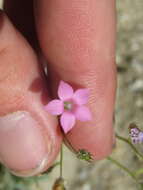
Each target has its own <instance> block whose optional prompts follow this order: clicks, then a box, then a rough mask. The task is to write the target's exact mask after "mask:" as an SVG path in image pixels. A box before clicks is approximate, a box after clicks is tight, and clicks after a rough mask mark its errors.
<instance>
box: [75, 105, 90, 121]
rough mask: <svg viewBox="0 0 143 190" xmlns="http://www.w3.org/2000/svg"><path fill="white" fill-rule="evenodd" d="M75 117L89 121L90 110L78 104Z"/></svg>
mask: <svg viewBox="0 0 143 190" xmlns="http://www.w3.org/2000/svg"><path fill="white" fill-rule="evenodd" d="M75 117H76V119H78V120H80V121H90V120H91V118H92V116H91V112H90V110H89V109H88V108H87V107H86V106H79V107H77V108H76V110H75Z"/></svg>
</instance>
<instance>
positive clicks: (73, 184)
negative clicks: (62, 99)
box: [0, 0, 143, 190]
mask: <svg viewBox="0 0 143 190" xmlns="http://www.w3.org/2000/svg"><path fill="white" fill-rule="evenodd" d="M142 9H143V1H142V0H124V1H120V0H118V1H117V20H118V24H117V25H118V27H117V56H116V61H117V68H118V91H117V103H116V109H115V116H116V123H115V130H116V132H118V133H119V134H120V135H122V136H125V137H128V124H129V123H130V122H132V121H135V122H137V123H138V124H139V125H140V126H141V128H142V129H143V125H142V122H143V54H142V49H143V22H142V20H143V11H142ZM140 148H141V149H142V147H140ZM65 155H66V156H65V158H64V176H65V178H66V179H67V181H68V182H69V187H68V190H73V189H74V190H115V189H116V190H124V189H128V190H136V189H137V187H136V184H135V183H134V181H133V180H132V179H131V177H130V176H128V175H127V174H126V173H125V172H123V171H122V170H120V169H118V168H117V167H116V166H115V165H113V164H111V163H110V161H108V160H103V161H99V162H96V163H95V164H91V165H89V164H87V163H84V162H81V161H79V160H77V159H76V158H75V156H74V155H73V154H72V153H71V152H69V151H68V150H67V149H65ZM111 156H112V157H113V158H115V159H116V160H119V161H120V162H122V163H123V164H124V165H126V166H127V167H129V168H130V169H132V170H134V169H137V168H140V167H141V166H142V165H143V164H142V162H141V161H138V160H137V157H136V156H135V155H134V154H133V152H132V150H131V149H130V148H129V146H127V145H126V144H125V143H122V142H121V141H119V140H117V144H116V148H115V149H114V151H113V154H112V155H111ZM58 173H59V171H58V168H57V169H55V170H54V171H53V172H52V174H50V175H49V177H48V179H46V180H43V181H41V182H40V185H41V187H42V189H43V190H47V189H48V190H50V189H51V184H52V183H53V181H54V179H55V177H56V176H57V177H58ZM33 189H34V186H33ZM0 190H4V189H0ZM7 190H10V189H7Z"/></svg>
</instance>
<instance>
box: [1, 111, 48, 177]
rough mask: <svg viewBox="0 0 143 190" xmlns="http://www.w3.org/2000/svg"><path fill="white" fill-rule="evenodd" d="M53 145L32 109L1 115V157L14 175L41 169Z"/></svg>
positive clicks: (26, 174) (24, 174)
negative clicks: (44, 134)
mask: <svg viewBox="0 0 143 190" xmlns="http://www.w3.org/2000/svg"><path fill="white" fill-rule="evenodd" d="M46 140H47V139H46ZM47 144H48V145H49V146H48V147H47ZM50 145H51V141H50V139H49V142H48V143H46V142H45V139H44V138H43V134H42V130H41V126H40V125H39V123H38V122H37V121H36V120H34V119H33V118H32V116H31V114H30V113H28V112H26V111H17V112H14V113H12V114H8V115H5V116H2V117H0V160H1V161H2V163H3V164H4V165H5V166H6V167H8V168H9V169H10V170H11V172H12V173H14V174H15V175H18V176H32V175H34V174H36V173H39V172H40V170H42V169H43V168H44V167H45V165H46V164H47V158H48V155H49V152H50V150H51V148H50V147H51V146H50Z"/></svg>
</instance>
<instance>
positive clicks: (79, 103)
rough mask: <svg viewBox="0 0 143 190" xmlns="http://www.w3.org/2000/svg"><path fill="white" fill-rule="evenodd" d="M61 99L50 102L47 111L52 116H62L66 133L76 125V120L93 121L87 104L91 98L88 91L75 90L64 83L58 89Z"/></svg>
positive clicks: (62, 125) (62, 123) (46, 107)
mask: <svg viewBox="0 0 143 190" xmlns="http://www.w3.org/2000/svg"><path fill="white" fill-rule="evenodd" d="M58 97H59V99H54V100H52V101H50V102H49V103H48V104H47V105H46V106H45V109H46V110H47V111H48V112H49V113H51V114H52V115H61V117H60V124H61V127H62V128H63V130H64V132H65V133H67V132H69V131H70V130H71V129H72V128H73V127H74V125H75V122H76V119H77V120H80V121H89V120H91V113H90V110H89V109H88V107H86V106H85V104H86V103H87V101H88V98H89V90H88V89H78V90H76V91H75V92H74V91H73V88H72V87H71V86H70V85H69V84H68V83H65V82H64V81H61V82H60V84H59V87H58Z"/></svg>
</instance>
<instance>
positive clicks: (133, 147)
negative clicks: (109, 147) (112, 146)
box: [116, 134, 143, 160]
mask: <svg viewBox="0 0 143 190" xmlns="http://www.w3.org/2000/svg"><path fill="white" fill-rule="evenodd" d="M116 137H117V138H118V139H119V140H122V141H124V142H126V143H127V144H128V145H129V146H130V147H131V148H132V149H133V151H134V152H135V153H136V154H137V155H138V156H139V157H140V158H141V159H142V160H143V155H142V154H141V153H140V152H139V151H138V150H137V149H136V147H135V146H134V145H133V144H132V143H131V142H130V141H129V140H128V139H126V138H124V137H121V136H119V135H118V134H116Z"/></svg>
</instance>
